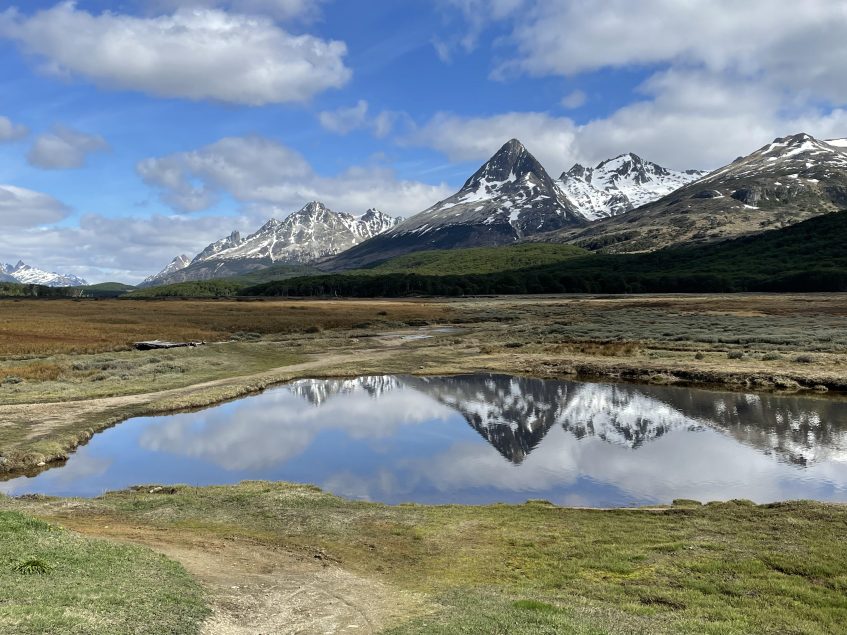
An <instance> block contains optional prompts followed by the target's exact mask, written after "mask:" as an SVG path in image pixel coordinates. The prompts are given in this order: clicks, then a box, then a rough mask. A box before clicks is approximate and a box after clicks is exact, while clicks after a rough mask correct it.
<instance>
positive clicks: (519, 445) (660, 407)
mask: <svg viewBox="0 0 847 635" xmlns="http://www.w3.org/2000/svg"><path fill="white" fill-rule="evenodd" d="M401 388H411V389H414V390H416V391H418V392H421V393H423V394H426V395H428V396H429V397H432V398H433V399H435V400H436V401H438V402H440V403H442V404H444V405H446V406H449V407H450V408H452V409H454V410H455V411H456V412H457V413H459V414H461V415H462V417H463V418H464V419H465V421H467V423H468V425H469V426H471V427H472V428H473V429H474V430H475V431H476V432H477V433H479V435H480V436H482V437H483V438H484V439H485V440H486V441H487V442H488V443H490V444H491V445H492V447H494V448H495V449H496V450H497V451H498V452H499V453H500V454H501V455H502V456H503V457H504V458H506V459H507V460H509V461H510V462H512V463H515V464H519V463H521V462H523V460H524V459H525V458H526V457H527V456H528V455H529V454H530V453H531V452H532V451H533V450H534V449H535V448H536V447H537V446H538V445H539V444H540V443H541V442H543V439H544V437H545V436H546V435H547V433H548V432H549V431H550V429H551V428H552V427H553V426H562V428H563V429H564V430H566V431H568V432H570V433H571V434H573V435H574V437H576V438H577V439H589V438H596V439H600V440H602V441H604V442H606V443H611V444H614V445H618V446H622V447H627V448H632V449H637V448H639V447H641V446H643V445H645V444H647V443H649V442H651V441H654V440H656V439H658V438H660V437H662V436H664V435H666V434H670V433H672V432H675V431H680V430H700V429H707V428H711V429H713V430H717V431H720V432H722V433H723V434H726V435H728V436H731V437H733V438H735V439H736V440H737V441H739V442H740V443H744V444H745V445H748V446H751V447H753V448H756V449H757V450H759V451H761V452H763V453H765V454H768V455H773V456H775V457H777V458H778V459H779V460H782V461H786V462H790V463H792V464H795V465H811V464H813V463H816V462H820V461H839V462H847V418H846V417H847V404H845V403H844V402H840V401H833V400H819V401H810V400H808V399H803V398H798V397H796V396H790V395H767V394H764V395H754V394H743V393H729V392H728V393H718V392H707V391H689V390H687V389H685V388H679V387H673V386H636V385H632V384H589V383H579V382H568V381H548V380H543V379H532V378H527V377H512V376H508V375H495V374H480V375H464V376H455V377H417V376H399V377H395V376H368V377H359V378H355V379H328V380H321V379H304V380H299V381H295V382H292V383H291V384H289V385H288V389H289V390H290V391H291V392H293V393H294V394H296V395H298V396H300V397H302V398H303V399H306V400H308V401H309V402H310V403H312V404H314V405H315V406H320V405H321V404H323V403H324V402H326V401H327V400H329V399H331V398H332V397H333V396H334V395H337V394H348V393H354V392H366V393H367V394H369V395H371V396H373V397H379V396H381V395H384V394H386V393H388V392H390V391H392V390H398V389H401Z"/></svg>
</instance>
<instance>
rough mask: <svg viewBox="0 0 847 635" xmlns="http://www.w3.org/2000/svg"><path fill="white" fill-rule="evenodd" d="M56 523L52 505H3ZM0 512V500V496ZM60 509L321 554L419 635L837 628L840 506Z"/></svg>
mask: <svg viewBox="0 0 847 635" xmlns="http://www.w3.org/2000/svg"><path fill="white" fill-rule="evenodd" d="M7 504H10V505H12V506H13V507H23V509H24V510H25V511H29V512H37V513H39V514H47V515H49V514H50V513H51V512H52V511H55V512H57V513H66V512H65V510H66V509H68V505H67V503H66V502H65V501H60V500H57V501H50V500H46V501H14V502H12V501H7ZM0 505H2V501H0ZM71 509H73V510H74V511H73V512H72V513H77V514H91V513H94V514H97V515H98V516H99V515H104V517H105V518H110V517H113V518H115V519H116V520H117V521H120V522H122V523H126V524H132V523H142V524H145V525H152V526H155V527H161V528H168V527H179V528H180V530H181V531H194V532H196V533H197V534H198V535H204V536H216V537H219V538H238V539H248V540H253V541H258V542H259V543H261V544H268V545H278V546H280V547H283V548H285V549H288V550H292V551H294V552H298V551H302V552H303V553H304V554H309V553H314V550H315V549H321V550H323V551H325V552H326V553H327V554H328V555H329V556H330V557H331V558H333V559H334V560H337V561H338V562H339V563H341V566H343V567H345V568H347V569H349V570H352V571H354V572H357V573H360V574H362V575H368V576H375V577H378V578H380V579H382V580H383V581H385V582H387V583H390V584H392V585H394V586H396V587H398V588H401V589H407V590H410V591H414V592H417V593H423V594H425V595H427V596H428V597H430V598H432V599H434V600H437V602H438V605H439V606H440V607H441V608H440V609H439V610H437V611H436V612H435V613H434V614H429V615H426V616H423V617H419V618H415V619H414V620H412V621H409V622H407V623H404V624H401V625H398V626H396V627H394V628H393V629H392V630H390V631H389V632H390V633H392V635H406V634H418V633H420V634H422V633H439V634H448V633H449V634H453V633H457V634H458V633H518V632H519V633H531V634H547V633H551V634H552V633H562V632H564V633H568V632H573V633H586V634H588V633H591V634H593V633H651V634H652V633H692V634H693V633H713V634H715V635H717V634H720V635H733V634H739V635H740V634H742V633H757V634H767V633H772V634H777V633H779V634H784V633H798V634H799V633H803V634H808V635H817V634H819V635H824V634H829V633H835V632H839V630H840V629H842V627H843V625H844V624H845V623H847V543H845V540H844V535H845V534H844V532H845V527H847V507H844V506H837V505H825V504H820V503H813V502H792V503H782V504H774V505H763V506H757V505H754V504H752V503H749V502H745V501H733V502H728V503H720V504H709V505H704V506H698V505H694V504H692V503H691V502H690V501H689V502H682V503H681V504H680V505H679V506H677V507H672V508H667V509H665V510H663V511H649V510H609V511H603V510H580V509H564V508H558V507H554V506H551V505H549V504H546V503H543V502H532V503H527V504H525V505H492V506H483V507H467V506H455V505H453V506H439V507H432V506H422V505H400V506H393V507H392V506H385V505H379V504H371V503H364V502H352V501H345V500H342V499H340V498H337V497H335V496H331V495H329V494H325V493H322V492H320V491H319V490H317V489H316V488H313V487H309V486H297V485H287V484H281V483H265V482H248V483H242V484H240V485H238V486H228V487H207V488H191V487H178V488H177V489H176V493H174V494H168V495H162V494H150V493H148V490H147V489H146V488H145V490H144V491H124V492H117V493H112V494H108V495H106V496H105V497H103V498H101V499H98V500H94V501H77V502H75V503H74V506H73V507H72V508H71Z"/></svg>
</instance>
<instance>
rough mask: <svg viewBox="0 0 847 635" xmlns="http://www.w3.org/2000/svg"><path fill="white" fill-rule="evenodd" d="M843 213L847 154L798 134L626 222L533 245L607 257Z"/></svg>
mask: <svg viewBox="0 0 847 635" xmlns="http://www.w3.org/2000/svg"><path fill="white" fill-rule="evenodd" d="M844 207H847V148H844V147H839V146H837V145H830V144H828V143H826V142H823V141H818V140H816V139H814V138H812V137H810V136H809V135H806V134H796V135H793V136H790V137H783V138H779V139H776V140H774V141H773V143H770V144H768V145H766V146H764V147H762V148H760V149H759V150H757V151H756V152H753V153H752V154H750V155H748V156H746V157H739V158H738V159H736V160H735V161H733V162H732V163H731V164H729V165H727V166H725V167H723V168H720V169H718V170H715V171H714V172H711V173H709V174H707V175H706V176H704V177H703V178H701V179H698V180H697V181H694V182H693V183H689V184H688V185H685V186H683V187H682V188H680V189H678V190H676V191H674V192H672V193H670V194H668V195H667V196H664V197H662V198H661V199H659V200H657V201H654V202H652V203H649V204H647V205H644V206H643V207H640V208H638V209H635V210H633V211H631V212H628V213H627V214H625V215H624V216H616V217H612V218H607V219H604V220H601V221H598V222H596V223H593V224H592V225H590V226H589V227H586V228H584V229H579V230H577V231H562V232H554V233H550V234H546V235H541V236H534V237H533V238H532V240H538V241H542V242H548V241H550V242H557V241H562V242H570V243H573V244H576V245H579V246H582V247H586V248H588V249H595V250H603V251H606V252H637V251H651V250H655V249H659V248H662V247H667V246H669V245H674V244H680V243H686V244H690V243H697V242H708V241H714V240H718V239H725V238H731V237H734V236H739V235H744V234H750V233H755V232H760V231H763V230H768V229H777V228H780V227H785V226H788V225H791V224H793V223H797V222H799V221H802V220H805V219H807V218H811V217H812V216H816V215H818V214H824V213H827V212H832V211H835V210H838V209H842V208H844Z"/></svg>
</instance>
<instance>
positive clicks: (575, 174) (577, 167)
mask: <svg viewBox="0 0 847 635" xmlns="http://www.w3.org/2000/svg"><path fill="white" fill-rule="evenodd" d="M593 171H594V168H589V167H586V166H584V165H582V164H581V163H574V164H573V166H572V167H571V169H570V170H568V171H567V172H562V176H560V177H559V180H561V181H564V180H566V179H569V178H570V179H579V180H580V181H585V182H586V183H587V182H588V181H590V180H591V173H592V172H593Z"/></svg>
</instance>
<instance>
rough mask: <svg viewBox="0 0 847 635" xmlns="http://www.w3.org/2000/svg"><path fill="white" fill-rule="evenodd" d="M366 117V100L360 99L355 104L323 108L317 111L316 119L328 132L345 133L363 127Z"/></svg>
mask: <svg viewBox="0 0 847 635" xmlns="http://www.w3.org/2000/svg"><path fill="white" fill-rule="evenodd" d="M367 118H368V102H366V101H365V100H364V99H360V100H359V101H358V102H357V103H356V105H355V106H351V107H349V108H338V109H336V110H324V111H322V112H320V113H318V121H320V122H321V125H322V126H323V127H324V128H325V129H326V130H329V131H330V132H336V133H338V134H347V133H348V132H352V131H353V130H357V129H359V128H364V127H365V125H366V124H367Z"/></svg>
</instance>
